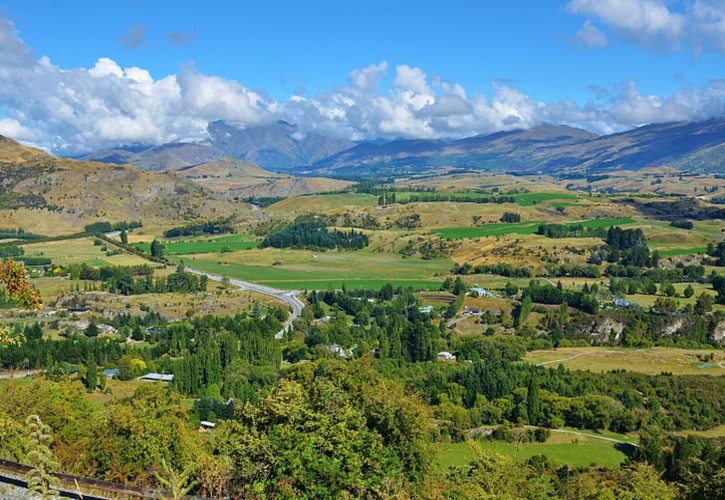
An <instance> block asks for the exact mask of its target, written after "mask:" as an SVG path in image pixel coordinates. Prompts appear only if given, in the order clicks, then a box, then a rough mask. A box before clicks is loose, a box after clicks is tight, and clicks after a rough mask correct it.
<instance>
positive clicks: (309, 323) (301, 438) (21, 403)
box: [0, 268, 725, 498]
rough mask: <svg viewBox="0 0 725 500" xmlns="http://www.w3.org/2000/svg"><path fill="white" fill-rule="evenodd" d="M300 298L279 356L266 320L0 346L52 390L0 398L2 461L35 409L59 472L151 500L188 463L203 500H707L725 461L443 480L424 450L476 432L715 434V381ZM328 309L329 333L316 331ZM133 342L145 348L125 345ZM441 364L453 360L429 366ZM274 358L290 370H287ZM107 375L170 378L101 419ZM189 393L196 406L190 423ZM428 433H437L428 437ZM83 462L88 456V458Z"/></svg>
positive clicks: (161, 325) (378, 306)
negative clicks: (578, 361)
mask: <svg viewBox="0 0 725 500" xmlns="http://www.w3.org/2000/svg"><path fill="white" fill-rule="evenodd" d="M145 271H146V270H144V269H143V268H138V269H136V272H139V273H142V274H143V273H144V272H145ZM94 272H95V271H94ZM98 272H99V273H100V272H101V271H100V270H99V271H98ZM116 272H117V270H112V269H111V270H106V271H105V273H106V274H105V275H104V276H105V277H106V278H109V279H110V278H111V277H112V276H114V275H115V273H116ZM99 277H100V276H99ZM450 289H451V290H452V291H453V293H454V294H457V296H463V295H464V294H465V292H466V287H465V285H463V283H462V282H461V281H460V279H459V280H457V281H456V282H453V281H451V284H450ZM511 291H512V292H513V293H517V292H518V290H511ZM588 292H589V293H591V292H592V290H588ZM522 294H523V295H522V297H523V298H524V299H525V298H526V297H534V296H535V297H536V298H537V300H546V301H549V302H554V303H556V302H557V301H559V300H562V301H563V302H562V303H566V300H571V302H572V303H576V302H577V299H575V298H574V297H573V296H571V295H569V294H568V292H567V291H564V290H561V289H560V288H558V287H553V286H550V285H545V286H542V285H539V284H538V283H536V282H532V283H531V284H530V285H529V287H527V288H525V289H524V290H523V291H522ZM584 295H586V293H585V294H584ZM307 298H308V301H309V303H310V307H308V308H306V309H305V310H304V313H303V317H302V318H301V319H300V320H298V321H297V322H296V324H295V328H294V330H293V331H291V332H289V333H287V334H286V335H285V336H284V338H283V339H282V340H281V341H280V340H277V339H275V333H276V332H278V331H279V330H280V329H281V326H282V321H283V320H284V319H285V317H286V313H284V312H283V311H281V310H275V309H273V310H270V311H268V313H267V314H266V315H259V317H249V316H246V315H239V316H234V317H216V316H202V317H198V318H193V319H190V320H188V321H182V322H175V323H168V322H167V321H165V319H164V318H163V317H161V316H159V315H158V314H154V313H150V314H147V315H146V316H145V317H134V316H130V315H119V316H116V317H115V318H113V322H114V323H113V324H114V325H115V326H116V327H117V328H118V329H119V332H120V333H119V336H118V338H112V339H109V340H104V341H99V340H98V339H96V338H88V337H87V336H84V335H79V334H77V333H76V334H72V333H69V334H68V337H67V338H63V339H59V340H49V339H47V338H45V337H44V335H43V328H42V327H41V326H40V325H38V324H32V325H29V326H28V327H26V328H25V331H24V332H22V333H23V334H24V338H25V341H24V342H23V343H21V344H17V345H13V346H5V347H3V348H0V360H2V364H3V366H19V365H22V366H25V367H28V368H32V367H48V368H49V370H48V372H47V375H46V378H47V380H37V381H34V382H32V383H31V384H25V385H23V386H19V388H18V390H14V391H11V392H7V391H5V392H3V393H0V403H2V404H1V405H0V408H2V410H0V421H1V422H2V423H3V426H2V427H0V429H2V430H0V438H1V439H0V454H2V456H3V457H4V458H9V459H20V458H21V457H22V456H23V449H24V448H23V447H24V446H25V443H24V440H23V438H22V436H23V431H22V426H21V424H20V422H22V416H21V413H24V412H26V411H28V410H30V409H32V411H34V412H35V413H37V414H38V415H39V416H40V417H41V418H42V419H43V421H44V422H46V423H48V424H49V425H50V427H51V429H52V430H53V432H54V434H55V435H56V436H57V440H56V442H55V444H54V446H53V453H54V456H55V457H56V459H57V460H58V461H59V462H60V464H61V467H62V469H63V470H64V471H66V472H70V473H75V474H80V475H87V476H92V477H98V478H102V479H107V480H113V481H124V482H130V483H134V484H142V485H152V486H153V485H156V480H155V476H154V475H153V471H155V470H156V469H155V465H154V464H158V463H159V461H160V459H161V458H164V459H165V460H167V461H169V463H171V464H172V465H173V467H174V468H176V469H177V470H183V469H185V468H186V467H188V466H190V464H192V463H193V464H197V466H196V467H194V468H192V469H190V470H192V471H193V472H192V476H193V478H194V480H195V481H197V483H198V484H197V486H196V489H195V491H197V492H198V493H200V494H207V495H210V494H211V495H222V494H226V495H242V496H243V495H249V494H251V493H252V492H256V493H255V494H260V493H263V494H264V495H270V496H275V495H282V496H296V495H298V494H300V493H301V492H304V493H305V494H307V495H308V496H310V497H329V496H338V495H344V494H347V495H353V496H360V495H362V496H365V495H369V494H374V495H377V493H374V492H381V491H387V492H388V493H391V492H393V493H396V494H402V495H407V496H420V495H423V496H429V495H431V494H432V492H433V491H438V492H442V493H443V494H445V495H446V496H448V495H454V494H459V493H461V492H463V491H465V492H476V493H477V494H478V493H481V492H484V493H485V492H486V491H490V492H492V493H493V492H496V493H500V491H502V490H501V488H504V489H506V488H512V487H513V486H512V485H515V486H516V488H518V489H521V488H523V490H522V491H524V490H527V489H530V488H534V489H536V490H537V491H538V489H539V488H540V487H541V485H540V484H539V482H540V481H541V480H542V478H545V477H551V478H554V477H557V478H559V479H557V481H554V482H550V483H546V484H547V486H545V488H547V489H546V490H545V491H547V492H548V493H547V494H548V495H550V496H557V495H560V496H564V495H570V493H571V491H573V490H576V491H580V490H581V488H583V487H584V486H582V485H581V484H579V483H580V482H584V483H586V482H587V481H596V480H598V479H601V478H605V477H615V476H616V474H620V473H621V474H625V473H629V474H639V475H638V476H636V477H637V478H638V481H637V483H636V484H634V483H630V482H628V481H627V480H624V479H623V478H622V477H619V476H616V477H617V478H618V479H617V481H615V482H613V483H612V484H611V485H610V486H611V487H612V488H614V489H613V490H612V491H620V492H621V491H637V488H640V487H642V485H643V484H648V485H649V486H648V487H649V488H656V489H658V490H657V491H661V492H663V493H662V494H663V495H670V496H671V495H673V494H674V490H673V489H672V487H671V486H669V485H667V484H666V483H665V482H663V481H662V480H661V479H659V477H658V472H657V471H662V473H663V475H664V476H663V477H664V478H665V479H668V480H670V481H673V482H677V483H678V484H683V485H684V486H683V488H689V490H688V491H693V492H694V491H699V490H698V488H700V489H701V488H702V487H701V485H698V484H697V483H696V481H694V480H693V477H695V476H693V475H691V474H694V473H695V472H698V471H699V472H702V471H707V470H712V468H713V467H715V464H716V463H718V462H717V460H719V459H720V458H718V457H720V456H721V453H722V452H721V445H716V444H711V443H709V442H702V443H701V442H699V441H698V442H696V443H690V444H689V445H688V447H687V450H689V451H688V454H687V455H686V456H684V455H682V454H678V455H677V457H675V456H674V455H669V454H668V452H667V448H666V447H664V446H660V448H659V449H660V452H661V455H660V454H657V453H656V450H657V449H658V448H657V447H656V445H648V447H647V448H646V451H647V453H646V454H644V453H643V454H641V455H637V456H633V459H636V460H638V461H640V462H639V465H632V466H630V467H631V469H621V472H620V471H617V470H600V469H588V468H585V469H582V470H576V471H572V470H569V471H568V472H567V474H566V475H565V476H564V477H563V478H562V477H561V471H562V470H563V469H561V468H560V467H559V466H555V465H553V464H552V463H550V462H548V461H546V459H545V458H538V459H536V460H534V459H532V461H530V462H520V461H517V460H514V459H512V458H507V457H504V456H500V455H495V454H494V455H491V454H490V453H480V454H479V455H476V456H475V457H474V459H473V460H472V462H470V463H469V465H466V466H460V467H453V468H451V469H445V470H441V469H435V468H433V467H432V462H431V458H430V454H429V446H430V445H431V444H432V443H435V442H440V441H444V442H445V441H447V440H453V441H458V440H464V439H468V438H469V434H468V431H469V429H471V428H475V427H477V426H482V425H494V426H502V425H504V426H506V425H513V426H521V425H532V426H536V427H537V428H558V427H562V426H568V427H574V428H579V429H592V430H602V429H606V430H611V431H616V432H630V431H640V432H642V433H643V435H645V436H655V437H656V436H661V438H660V441H659V442H660V443H663V442H664V441H665V440H668V439H677V438H670V437H667V435H666V433H667V432H669V431H676V430H679V429H707V428H711V427H713V426H716V425H719V424H722V423H723V421H722V420H723V418H724V417H723V416H724V415H725V386H723V384H724V383H725V382H724V381H723V380H722V379H720V378H715V377H707V378H705V379H703V378H702V377H688V376H679V377H673V376H671V375H667V374H662V375H658V376H652V375H641V374H634V373H627V372H610V373H604V374H593V373H588V372H577V371H569V370H566V369H564V368H563V367H560V368H558V369H553V368H542V367H535V366H532V365H529V364H521V363H520V362H519V360H520V359H521V357H522V356H523V354H524V353H525V352H526V350H527V349H528V348H530V347H531V346H532V345H533V344H536V343H541V342H542V341H546V339H535V338H530V337H527V336H526V335H522V336H517V337H502V336H497V335H494V336H474V337H467V336H458V335H456V336H453V335H452V334H451V332H450V331H449V330H448V329H447V328H446V325H445V321H440V320H439V319H438V318H437V317H436V316H435V315H433V316H432V315H429V314H423V313H421V312H420V311H419V303H418V301H417V299H416V297H415V295H414V294H413V293H411V292H410V291H409V290H406V289H403V288H398V289H395V288H393V287H392V286H386V287H383V288H382V289H380V290H372V291H353V290H338V291H335V290H328V291H323V292H310V293H309V294H308V297H307ZM580 302H581V299H580ZM325 311H329V312H330V313H331V314H332V317H331V318H330V319H329V321H320V319H321V318H323V317H324V315H325ZM577 314H585V313H583V312H582V313H577ZM647 318H649V317H648V316H643V317H642V319H643V320H645V321H646V320H647ZM547 321H549V320H547ZM573 321H576V315H575V317H574V318H569V317H568V315H567V316H566V317H560V318H558V319H556V320H551V325H550V327H551V328H550V329H551V330H556V328H557V326H555V325H558V327H560V328H562V329H563V330H564V331H566V330H567V328H568V325H569V324H570V322H573ZM713 321H714V320H713ZM639 322H641V321H635V324H637V323H639ZM710 326H711V325H710V324H709V323H708V324H704V325H702V326H701V328H704V330H703V331H705V330H707V328H709V327H710ZM138 332H140V338H143V339H144V340H145V341H146V343H147V344H148V346H147V347H145V348H139V347H134V346H132V345H128V344H127V343H125V342H124V341H123V336H124V335H130V336H137V335H138ZM564 335H566V333H564ZM627 335H631V334H629V333H628V334H627ZM331 346H338V347H339V349H331V348H330V347H331ZM442 349H447V350H449V351H451V352H453V353H455V355H456V356H457V358H458V360H459V362H458V363H443V362H440V361H437V360H436V358H437V353H438V352H439V351H440V350H442ZM342 352H349V355H348V354H345V355H342V354H341V353H342ZM341 356H342V357H350V358H352V359H348V360H345V359H342V358H341ZM331 358H336V359H331ZM283 360H285V361H287V362H288V363H293V364H291V365H284V366H283V364H282V361H283ZM299 361H305V362H303V363H299ZM101 367H102V368H117V369H118V370H119V371H118V375H117V376H118V378H119V380H122V381H123V380H128V379H131V378H134V377H138V376H140V375H142V374H144V373H148V372H149V371H154V372H161V373H172V374H173V375H174V380H173V382H172V383H171V384H170V385H169V386H168V388H167V389H163V388H162V387H161V386H159V385H158V384H149V385H142V386H140V387H139V388H138V389H136V391H135V393H134V394H133V395H132V396H130V397H127V398H121V399H118V400H115V401H114V402H112V403H109V404H108V405H106V406H104V407H98V406H94V405H91V404H90V403H88V401H87V400H86V399H85V398H84V397H82V393H83V391H87V390H96V391H99V390H103V387H106V385H107V382H106V380H105V378H104V376H103V375H101V374H100V373H101V372H100V368H101ZM182 395H183V396H185V397H189V396H191V397H197V398H200V399H198V400H197V401H196V403H194V406H193V407H192V408H191V410H188V409H186V408H185V407H184V406H183V405H181V404H180V399H179V398H180V397H181V396H182ZM391 395H394V396H391ZM229 398H232V399H229ZM60 413H62V415H63V417H62V418H59V416H58V415H59V414H60ZM431 418H434V419H436V421H438V422H440V424H439V425H437V426H435V427H432V426H430V421H431V420H430V419H431ZM202 419H203V420H211V421H213V422H216V423H217V427H216V430H215V432H214V439H207V437H206V435H205V434H199V433H197V432H195V431H194V430H193V429H194V427H195V426H197V425H198V422H199V421H200V420H202ZM130 422H134V424H133V425H130ZM507 432H508V431H507V430H506V427H501V430H500V431H496V433H495V434H494V435H493V438H494V439H506V436H507V434H506V433H507ZM530 434H531V439H538V438H537V436H538V435H539V434H541V436H545V434H544V431H542V432H540V433H538V434H537V433H536V432H534V431H531V432H530ZM98 436H103V439H98ZM653 439H654V438H653ZM655 442H656V441H655ZM688 443H689V442H688ZM686 444H687V443H686ZM473 446H474V448H475V443H474V444H473ZM676 446H677V447H678V448H677V450H680V449H683V448H682V447H683V446H684V445H683V444H682V443H680V444H677V445H676ZM718 446H720V447H719V448H718ZM79 448H81V449H83V450H85V451H84V453H83V454H82V455H81V456H78V454H77V453H76V451H75V450H77V449H79ZM718 453H719V454H720V455H718ZM300 457H302V458H303V459H301V458H300ZM644 462H646V463H649V464H651V465H647V466H644V465H642V463H644ZM482 464H487V465H486V467H487V468H488V470H498V471H499V472H500V473H501V474H505V475H506V476H507V477H508V475H511V474H517V476H516V477H515V478H510V479H506V480H503V479H501V481H502V482H496V483H495V484H494V485H493V486H492V484H493V483H491V484H489V483H490V482H491V481H494V478H493V476H489V475H484V476H480V475H478V474H476V475H473V476H470V475H469V474H470V471H471V470H475V469H472V468H474V467H477V466H481V465H482ZM708 467H709V468H710V469H708ZM331 468H333V469H334V470H335V473H334V474H330V470H332V469H331ZM627 471H628V472H627ZM465 478H468V479H465ZM642 481H644V482H645V483H642ZM491 488H493V489H491ZM532 491H533V490H532ZM665 497H667V496H665ZM663 498H664V497H663Z"/></svg>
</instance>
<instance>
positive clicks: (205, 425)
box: [199, 420, 216, 431]
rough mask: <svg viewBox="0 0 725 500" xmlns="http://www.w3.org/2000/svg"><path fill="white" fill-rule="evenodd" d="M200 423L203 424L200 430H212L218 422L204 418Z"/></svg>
mask: <svg viewBox="0 0 725 500" xmlns="http://www.w3.org/2000/svg"><path fill="white" fill-rule="evenodd" d="M199 425H200V426H201V429H200V430H204V431H211V430H214V429H215V428H216V424H215V423H214V422H209V421H207V420H202V421H201V422H199Z"/></svg>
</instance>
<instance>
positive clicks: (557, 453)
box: [435, 436, 627, 468]
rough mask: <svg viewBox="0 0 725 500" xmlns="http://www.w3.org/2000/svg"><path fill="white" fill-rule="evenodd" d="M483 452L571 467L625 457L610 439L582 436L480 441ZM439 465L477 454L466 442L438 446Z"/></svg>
mask: <svg viewBox="0 0 725 500" xmlns="http://www.w3.org/2000/svg"><path fill="white" fill-rule="evenodd" d="M479 444H480V445H481V448H482V449H483V450H484V451H489V452H498V453H501V454H504V455H512V456H515V457H517V458H519V459H521V460H526V459H528V458H531V457H533V456H534V455H546V456H547V457H549V459H550V460H551V461H552V462H555V463H557V464H565V465H568V466H570V467H581V466H587V465H591V464H595V465H601V466H605V467H617V466H619V465H620V464H622V463H623V462H624V461H625V460H626V459H627V455H625V454H624V453H623V452H622V451H620V450H618V449H617V447H616V445H617V443H613V442H611V441H605V440H601V439H595V438H587V437H584V436H580V437H579V442H575V443H552V444H549V443H522V444H518V445H517V444H515V443H499V442H493V441H480V442H479ZM435 454H436V464H437V465H438V467H440V468H448V467H456V466H461V465H465V464H467V463H468V462H469V461H471V460H472V459H473V458H474V456H475V453H474V451H473V450H472V449H471V448H470V447H469V446H468V444H466V443H442V444H436V445H435Z"/></svg>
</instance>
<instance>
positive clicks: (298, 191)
mask: <svg viewBox="0 0 725 500" xmlns="http://www.w3.org/2000/svg"><path fill="white" fill-rule="evenodd" d="M176 172H177V173H178V174H179V175H183V176H185V177H186V178H188V179H189V180H191V181H193V182H195V183H197V184H199V185H200V186H204V187H205V188H208V189H210V190H212V191H216V192H218V193H222V194H225V195H226V196H227V197H231V198H250V197H288V196H298V195H302V194H312V193H321V192H326V191H339V190H341V189H345V188H346V187H348V186H349V185H350V184H351V183H350V182H346V181H341V180H336V179H326V178H321V177H296V176H292V175H287V174H280V173H275V172H268V171H267V170H264V169H263V168H261V167H259V166H258V165H255V164H254V163H250V162H248V161H245V160H239V159H237V158H224V159H222V160H214V161H210V162H207V163H202V164H201V165H194V166H191V167H184V168H181V169H178V170H176Z"/></svg>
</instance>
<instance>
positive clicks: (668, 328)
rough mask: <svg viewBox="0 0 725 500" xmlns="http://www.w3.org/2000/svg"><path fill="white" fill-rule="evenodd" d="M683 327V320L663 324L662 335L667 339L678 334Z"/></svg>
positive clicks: (678, 319)
mask: <svg viewBox="0 0 725 500" xmlns="http://www.w3.org/2000/svg"><path fill="white" fill-rule="evenodd" d="M683 326H685V320H684V318H677V319H676V320H675V321H672V322H671V323H665V324H664V325H663V327H662V335H667V336H668V337H669V336H671V335H674V334H675V333H677V332H679V331H680V330H681V329H682V327H683Z"/></svg>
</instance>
